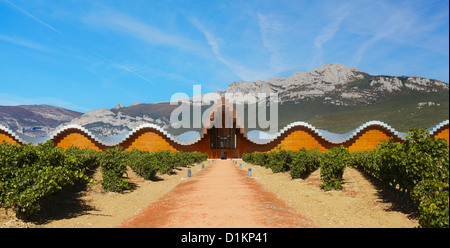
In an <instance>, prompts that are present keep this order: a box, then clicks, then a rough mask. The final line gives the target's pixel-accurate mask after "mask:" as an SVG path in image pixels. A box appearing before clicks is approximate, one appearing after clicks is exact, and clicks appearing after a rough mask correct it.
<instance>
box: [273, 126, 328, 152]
mask: <svg viewBox="0 0 450 248" xmlns="http://www.w3.org/2000/svg"><path fill="white" fill-rule="evenodd" d="M280 147H281V148H282V149H283V150H289V151H298V150H300V149H301V148H305V149H307V150H311V149H316V148H318V149H319V151H320V152H326V151H327V150H328V149H326V148H325V147H324V146H323V145H322V144H321V143H320V142H319V141H318V140H317V139H315V138H314V137H313V136H312V135H311V134H309V133H307V132H305V131H303V130H297V131H293V132H292V133H290V134H289V135H288V136H286V137H285V138H284V139H283V140H282V141H281V142H280V143H279V144H278V145H277V146H276V147H275V148H273V149H272V150H270V151H278V149H279V148H280Z"/></svg>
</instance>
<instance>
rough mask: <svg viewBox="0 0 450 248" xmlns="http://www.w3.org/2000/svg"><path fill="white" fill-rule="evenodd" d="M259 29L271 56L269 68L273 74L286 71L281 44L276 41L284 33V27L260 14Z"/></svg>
mask: <svg viewBox="0 0 450 248" xmlns="http://www.w3.org/2000/svg"><path fill="white" fill-rule="evenodd" d="M257 16H258V27H259V31H260V33H261V40H262V42H263V45H264V47H265V48H266V49H267V51H268V52H269V54H270V59H269V66H270V68H271V70H272V73H273V74H276V73H278V72H280V71H283V70H284V66H283V60H282V59H281V56H280V44H279V41H278V39H274V37H277V36H278V34H279V33H280V32H281V31H283V25H282V24H281V23H280V22H279V21H277V20H275V19H274V18H271V17H270V16H268V15H263V14H261V13H258V15H257Z"/></svg>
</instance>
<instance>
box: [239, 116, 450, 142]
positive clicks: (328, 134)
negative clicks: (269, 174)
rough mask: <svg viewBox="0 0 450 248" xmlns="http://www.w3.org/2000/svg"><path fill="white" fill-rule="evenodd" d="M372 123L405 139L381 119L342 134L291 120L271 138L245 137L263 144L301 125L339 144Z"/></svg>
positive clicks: (442, 123)
mask: <svg viewBox="0 0 450 248" xmlns="http://www.w3.org/2000/svg"><path fill="white" fill-rule="evenodd" d="M446 123H448V120H447V121H443V122H441V123H440V124H439V125H436V128H435V130H437V129H438V128H440V127H442V126H443V125H445V124H446ZM374 125H377V126H382V127H384V128H386V129H387V130H389V131H390V132H392V133H393V134H394V135H395V136H396V137H397V138H399V139H401V140H405V135H406V134H405V133H402V132H398V131H396V130H395V129H394V128H392V127H391V126H389V125H388V124H386V123H384V122H381V121H368V122H366V123H364V124H362V125H361V126H359V127H357V128H355V129H353V130H352V131H350V132H347V133H344V134H336V133H332V132H328V131H326V130H322V129H317V128H316V127H314V126H312V125H311V124H309V123H306V122H302V121H298V122H293V123H291V124H289V125H287V126H286V127H284V128H283V129H281V130H280V131H279V132H278V133H276V134H274V135H273V138H271V139H264V140H257V139H253V137H247V139H248V140H249V141H251V142H253V143H255V144H260V145H264V144H268V143H270V142H272V141H274V140H275V139H277V138H278V137H279V136H281V135H282V134H283V133H285V132H287V131H288V130H290V129H291V128H293V127H297V126H303V127H306V128H307V129H309V130H311V131H313V132H314V133H316V134H317V135H318V136H319V137H321V138H323V139H324V140H326V141H328V142H330V143H332V144H341V143H344V142H346V141H348V140H350V139H352V138H353V137H355V136H357V135H358V134H359V133H360V132H361V131H364V130H365V129H366V128H368V127H370V126H374ZM261 132H262V131H261Z"/></svg>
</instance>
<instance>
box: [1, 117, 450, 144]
mask: <svg viewBox="0 0 450 248" xmlns="http://www.w3.org/2000/svg"><path fill="white" fill-rule="evenodd" d="M448 124H449V121H448V120H446V121H443V122H441V123H439V124H437V125H435V126H433V127H430V128H429V129H428V131H429V133H430V135H433V134H434V133H435V132H437V131H438V130H439V129H440V128H442V127H444V126H445V125H448ZM374 126H378V127H382V128H384V129H386V130H387V131H389V132H391V133H392V135H394V136H396V137H397V138H399V139H401V140H405V136H406V133H401V132H397V131H396V130H395V129H394V128H392V127H391V126H389V125H388V124H386V123H384V122H380V121H369V122H366V123H364V124H363V125H361V126H359V127H357V128H355V129H354V130H352V131H350V132H347V133H343V134H337V133H332V132H328V131H326V130H323V129H317V128H315V127H314V126H312V125H310V124H308V123H306V122H294V123H291V124H289V125H287V126H286V127H284V128H283V129H281V130H280V131H279V132H277V133H276V134H268V133H265V132H263V131H259V130H252V131H249V132H248V133H247V135H245V137H246V139H248V140H249V141H251V142H253V143H255V144H260V145H261V144H268V143H270V142H272V141H274V140H275V139H277V138H278V137H280V136H281V135H283V134H284V133H287V132H289V131H291V130H293V129H294V128H301V129H305V130H309V131H310V132H313V133H315V134H316V135H317V136H319V137H321V138H322V139H324V140H326V141H327V142H329V143H332V144H341V143H344V142H346V141H349V140H350V139H352V138H354V137H355V136H357V135H358V134H359V133H361V132H364V131H365V130H366V129H368V128H371V127H374ZM70 129H75V130H78V131H79V132H81V133H84V134H85V135H87V136H88V137H90V138H91V139H93V140H94V141H96V142H98V143H100V144H102V145H104V146H108V147H112V146H117V145H120V144H121V143H123V142H124V141H126V140H127V139H129V138H130V137H131V136H133V135H134V134H136V133H137V132H139V131H141V130H143V129H153V130H155V131H157V132H158V133H160V134H162V135H163V136H165V137H167V138H168V139H170V140H172V141H173V142H175V143H177V144H179V145H192V144H195V143H196V142H198V141H200V140H201V138H202V136H201V134H200V132H197V131H187V132H185V133H182V134H180V135H178V136H173V135H172V134H170V133H168V132H167V131H165V130H164V129H163V128H161V127H160V126H157V125H154V124H143V125H140V126H138V127H136V128H134V129H133V130H131V131H128V132H124V133H121V134H117V135H113V136H100V135H95V134H93V133H92V132H90V131H89V130H88V129H86V128H85V127H82V126H80V125H74V124H70V125H66V126H63V127H60V128H58V129H56V130H55V131H53V132H52V133H51V134H50V135H49V136H45V137H30V136H27V135H25V134H21V133H16V132H14V131H12V130H11V129H9V128H8V127H5V126H3V125H0V130H2V131H3V132H5V133H7V134H9V135H10V136H11V137H12V138H14V139H15V140H17V141H19V142H20V143H22V144H25V143H32V144H38V143H44V142H46V141H47V140H53V139H54V138H56V137H57V136H59V135H61V134H62V133H63V132H66V131H68V130H70Z"/></svg>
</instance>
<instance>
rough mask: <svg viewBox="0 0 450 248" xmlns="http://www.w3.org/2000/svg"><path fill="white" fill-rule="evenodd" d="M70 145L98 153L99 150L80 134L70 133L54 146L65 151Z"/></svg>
mask: <svg viewBox="0 0 450 248" xmlns="http://www.w3.org/2000/svg"><path fill="white" fill-rule="evenodd" d="M72 145H73V146H76V147H79V148H89V149H94V150H96V151H100V149H99V148H98V147H97V146H96V145H95V144H94V142H92V141H91V140H89V139H88V138H87V137H86V136H84V135H82V134H80V133H71V134H69V135H67V136H66V137H64V138H63V139H62V140H61V141H60V142H58V144H56V146H57V147H62V148H64V149H67V148H69V147H71V146H72Z"/></svg>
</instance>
